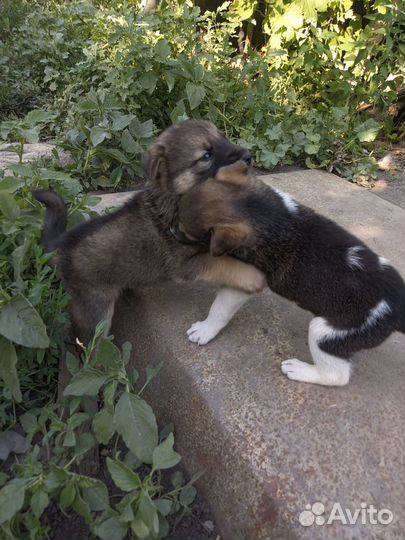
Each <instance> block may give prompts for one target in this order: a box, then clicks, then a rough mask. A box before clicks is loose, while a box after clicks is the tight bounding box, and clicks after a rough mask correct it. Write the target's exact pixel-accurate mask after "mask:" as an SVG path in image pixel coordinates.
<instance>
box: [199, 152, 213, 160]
mask: <svg viewBox="0 0 405 540" xmlns="http://www.w3.org/2000/svg"><path fill="white" fill-rule="evenodd" d="M211 158H212V150H207V151H206V152H205V154H203V155H202V156H201V157H200V161H209V160H210V159H211Z"/></svg>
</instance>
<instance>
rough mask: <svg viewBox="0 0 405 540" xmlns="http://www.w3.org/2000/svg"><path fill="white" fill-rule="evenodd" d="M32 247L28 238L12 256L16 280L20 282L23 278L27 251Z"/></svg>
mask: <svg viewBox="0 0 405 540" xmlns="http://www.w3.org/2000/svg"><path fill="white" fill-rule="evenodd" d="M29 246H30V241H29V239H28V238H24V243H23V244H21V245H19V246H17V247H16V248H15V250H14V251H13V253H12V254H11V260H12V261H13V270H14V280H15V281H17V282H18V281H19V280H20V278H21V272H22V271H23V269H24V259H25V255H26V253H27V250H28V248H29Z"/></svg>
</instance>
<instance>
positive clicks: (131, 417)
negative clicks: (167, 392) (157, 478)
mask: <svg viewBox="0 0 405 540" xmlns="http://www.w3.org/2000/svg"><path fill="white" fill-rule="evenodd" d="M114 422H115V425H116V428H117V431H118V432H119V433H120V434H121V436H122V438H123V439H124V442H125V444H126V445H127V447H128V448H129V449H130V450H131V451H132V452H133V453H134V454H135V455H136V456H137V457H138V458H139V459H141V460H142V461H143V462H144V463H152V454H153V450H154V448H155V447H156V446H157V444H158V429H157V424H156V418H155V415H154V414H153V411H152V409H151V407H150V406H149V405H148V404H147V403H146V402H145V401H143V400H142V399H140V398H139V397H138V396H135V395H134V394H129V393H128V392H125V393H124V394H122V396H121V397H120V399H119V400H118V403H117V405H116V408H115V415H114Z"/></svg>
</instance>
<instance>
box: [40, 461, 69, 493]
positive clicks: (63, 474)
mask: <svg viewBox="0 0 405 540" xmlns="http://www.w3.org/2000/svg"><path fill="white" fill-rule="evenodd" d="M68 480H69V473H68V472H67V471H65V470H64V469H62V467H58V466H57V465H54V464H51V470H50V471H49V473H48V474H47V476H46V477H45V487H46V490H47V491H48V492H51V491H54V490H55V489H58V488H60V487H61V486H62V485H63V484H64V483H65V482H66V481H68Z"/></svg>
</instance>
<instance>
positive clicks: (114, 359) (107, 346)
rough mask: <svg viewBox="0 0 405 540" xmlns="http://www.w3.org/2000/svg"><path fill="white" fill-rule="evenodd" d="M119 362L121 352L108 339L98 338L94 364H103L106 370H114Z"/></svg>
mask: <svg viewBox="0 0 405 540" xmlns="http://www.w3.org/2000/svg"><path fill="white" fill-rule="evenodd" d="M120 364H121V353H120V350H119V349H118V347H117V346H116V345H114V343H113V342H112V341H111V340H109V339H106V338H104V339H102V340H100V342H99V344H98V347H97V351H96V357H95V359H94V365H96V366H103V367H104V368H106V369H107V370H108V369H110V370H111V369H115V370H116V369H117V366H119V365H120Z"/></svg>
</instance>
